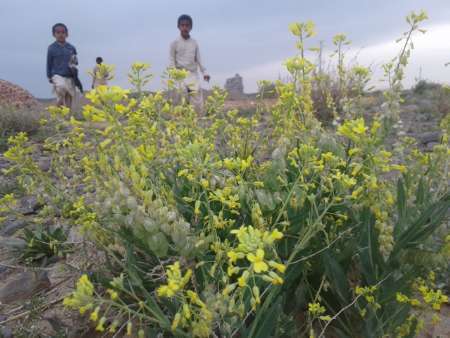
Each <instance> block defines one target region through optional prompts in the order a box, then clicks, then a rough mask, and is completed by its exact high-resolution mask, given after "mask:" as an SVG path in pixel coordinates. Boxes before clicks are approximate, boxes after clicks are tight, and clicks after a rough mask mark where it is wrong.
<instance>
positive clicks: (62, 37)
mask: <svg viewBox="0 0 450 338" xmlns="http://www.w3.org/2000/svg"><path fill="white" fill-rule="evenodd" d="M52 34H53V36H54V37H55V39H56V41H58V42H61V43H64V42H66V38H67V37H68V36H69V30H68V29H67V26H66V25H65V24H63V23H57V24H55V25H53V27H52Z"/></svg>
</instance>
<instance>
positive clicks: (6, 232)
mask: <svg viewBox="0 0 450 338" xmlns="http://www.w3.org/2000/svg"><path fill="white" fill-rule="evenodd" d="M26 225H27V222H26V221H24V220H21V219H14V220H11V219H9V220H6V221H5V224H4V225H3V228H2V230H1V231H0V235H1V236H12V235H14V234H15V233H16V232H17V231H19V230H20V229H23V228H25V227H26Z"/></svg>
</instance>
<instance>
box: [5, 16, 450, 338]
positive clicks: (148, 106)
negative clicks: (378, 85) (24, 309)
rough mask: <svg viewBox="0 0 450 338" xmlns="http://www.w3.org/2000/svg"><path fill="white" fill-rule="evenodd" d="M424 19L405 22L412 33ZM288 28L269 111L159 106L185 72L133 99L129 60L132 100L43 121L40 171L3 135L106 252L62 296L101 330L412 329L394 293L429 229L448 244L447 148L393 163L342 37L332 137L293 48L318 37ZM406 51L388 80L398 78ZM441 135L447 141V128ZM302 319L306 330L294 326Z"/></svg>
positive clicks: (414, 152) (103, 89) (27, 181)
mask: <svg viewBox="0 0 450 338" xmlns="http://www.w3.org/2000/svg"><path fill="white" fill-rule="evenodd" d="M423 19H424V16H423V15H420V14H419V15H415V16H410V17H409V19H408V20H409V21H411V22H412V27H411V29H413V30H412V32H415V31H416V30H417V29H418V27H416V26H417V25H418V24H419V23H420V21H422V20H423ZM290 30H291V32H292V33H293V34H294V36H295V38H296V39H297V48H298V53H297V55H295V56H294V57H293V58H291V59H289V60H287V61H286V68H287V70H288V71H289V72H290V74H291V76H292V81H291V82H289V83H281V82H278V83H277V84H276V92H277V94H278V99H277V102H276V103H275V105H274V106H273V107H271V108H270V111H268V112H264V111H262V110H257V112H256V113H255V114H252V115H249V114H241V113H240V112H239V111H237V110H229V111H227V110H226V109H225V108H224V102H225V94H224V93H223V92H222V91H221V90H219V89H214V91H213V93H212V95H210V96H209V97H208V98H207V104H206V111H207V114H205V115H204V116H201V117H199V116H198V115H197V113H196V112H195V110H194V109H193V107H192V106H191V105H189V103H188V102H186V101H185V100H181V101H179V102H176V100H174V99H173V98H172V97H171V96H170V95H167V92H170V91H172V90H177V89H180V88H181V86H182V81H183V80H184V78H185V77H186V75H187V74H186V73H185V72H184V71H181V70H178V69H169V70H168V71H167V74H166V75H167V86H168V88H167V91H159V92H155V93H144V90H143V88H144V86H145V85H146V83H147V82H148V81H149V80H150V78H151V76H150V74H148V73H147V70H148V66H147V65H145V64H142V63H136V64H134V65H133V66H132V70H131V73H130V81H131V83H132V85H133V86H134V90H133V92H130V91H128V90H124V89H122V88H120V87H116V86H100V87H98V88H96V89H94V90H92V91H91V92H89V94H88V96H87V97H88V98H89V100H90V103H89V104H87V105H86V106H84V107H83V111H82V116H83V117H82V118H77V117H76V116H74V114H72V113H71V112H69V111H67V110H65V109H62V108H51V116H50V119H51V121H52V123H53V124H54V125H55V126H56V128H57V130H58V135H56V136H52V137H50V138H48V139H47V140H46V142H45V144H44V148H45V151H46V152H47V153H48V155H49V156H51V158H52V162H51V167H50V169H49V170H48V171H47V172H44V171H42V170H41V169H40V168H39V166H37V165H36V163H35V162H34V161H33V158H32V153H33V150H34V149H33V146H32V145H31V144H30V142H29V141H28V139H27V137H26V135H24V134H19V135H17V136H16V137H13V138H11V140H10V143H11V148H10V149H9V150H8V151H7V152H6V153H5V156H6V157H7V158H8V159H9V160H11V161H13V162H14V165H13V166H12V167H11V169H10V172H11V173H12V172H16V173H18V174H19V181H20V182H22V185H23V186H24V187H25V189H27V190H28V191H34V192H35V193H38V194H39V197H40V199H42V201H43V203H45V204H46V209H45V210H46V212H47V213H48V216H49V217H50V216H51V217H61V218H64V219H65V220H67V221H70V222H71V224H73V226H74V227H78V228H79V229H80V230H81V231H82V232H83V234H84V235H85V240H87V241H89V242H91V243H92V244H93V246H94V247H95V248H96V249H97V250H98V251H101V252H102V254H103V255H102V257H105V262H104V263H105V264H99V265H101V266H99V267H97V268H96V270H97V271H95V272H96V273H95V274H92V275H91V276H90V277H87V275H83V276H82V277H81V278H80V280H79V281H78V283H77V285H76V288H75V290H74V291H73V293H72V294H71V295H68V297H67V298H66V300H65V305H66V306H68V307H70V308H73V309H76V310H78V311H79V312H80V313H81V314H82V315H85V316H87V317H88V318H90V320H91V321H92V322H95V328H96V329H97V330H98V331H101V332H108V331H109V332H110V333H117V332H119V331H120V332H122V333H123V334H127V335H129V336H136V335H137V336H139V337H144V336H156V335H158V334H163V335H165V336H177V337H212V336H225V337H236V336H240V337H255V338H258V337H281V336H283V334H284V333H285V332H286V330H287V327H288V324H289V330H291V331H290V332H293V333H292V335H291V336H313V337H315V336H322V337H324V336H325V335H328V334H329V332H333V333H339V334H340V335H341V336H367V337H369V336H374V337H375V336H380V337H381V336H389V335H391V334H395V333H396V332H397V331H398V330H399V328H401V327H402V325H403V327H404V328H406V326H407V325H408V323H410V322H411V321H412V319H411V317H410V314H411V309H410V303H407V302H402V301H398V297H400V299H401V300H404V298H402V297H403V296H398V295H408V297H409V295H411V292H412V290H413V285H412V284H413V283H412V282H413V280H416V279H417V278H419V277H423V276H425V275H426V274H427V273H429V270H430V269H433V268H434V267H436V266H437V264H431V263H430V262H429V261H426V262H425V261H420V260H419V259H417V257H415V256H417V255H416V253H418V252H422V251H425V250H427V252H429V255H430V257H432V258H433V259H436V260H438V258H439V257H442V252H445V250H446V248H447V247H446V246H445V245H448V244H447V243H442V245H437V246H436V245H434V246H433V245H432V244H431V243H430V242H432V240H431V238H432V235H433V234H436V233H437V231H444V232H445V231H447V235H448V229H447V230H446V229H445V228H444V227H443V226H442V225H443V224H444V222H445V219H446V212H447V210H448V208H449V205H450V197H449V192H448V187H443V185H442V184H441V182H442V179H443V175H444V177H445V178H448V175H449V173H448V161H449V158H448V154H449V147H448V137H447V138H445V137H444V138H443V139H442V142H441V144H440V145H439V147H436V149H435V150H434V151H433V152H432V153H430V154H424V153H422V152H420V150H418V149H417V148H415V147H414V146H413V145H411V146H409V145H408V147H409V148H408V149H407V150H405V152H404V153H402V156H401V157H398V158H397V157H396V155H397V153H395V150H392V149H391V148H390V147H389V145H387V144H385V143H384V141H385V134H386V132H387V131H389V130H390V129H389V128H391V127H392V123H385V122H386V121H385V118H384V117H383V116H377V117H375V118H374V119H373V120H372V121H367V120H365V119H364V118H363V116H362V114H361V113H360V112H361V111H362V110H361V109H362V107H361V106H360V100H358V95H361V93H362V91H363V88H364V86H365V83H366V82H367V78H368V76H369V71H368V70H367V69H365V68H362V67H360V68H355V69H353V70H352V71H350V72H348V71H347V70H346V69H344V62H343V57H344V56H343V55H342V48H343V47H344V46H345V45H346V44H347V43H348V40H347V38H346V37H345V36H341V35H340V36H337V37H336V38H335V39H334V43H335V46H336V49H337V53H338V54H337V55H338V58H340V60H341V61H340V62H339V65H338V66H339V68H340V69H338V72H339V76H340V77H341V81H342V82H346V81H348V79H349V78H350V77H353V78H358V79H359V80H358V81H359V84H357V85H356V86H357V88H356V89H355V92H356V93H357V94H356V96H355V97H353V98H352V99H350V98H349V97H347V100H346V97H341V98H340V100H341V99H343V101H342V102H337V101H335V98H333V97H332V96H328V100H329V104H330V106H332V107H334V108H336V107H337V108H339V109H335V110H336V112H343V111H344V108H343V106H342V104H343V103H345V104H346V107H347V108H348V109H347V108H346V109H347V111H346V112H345V113H343V114H342V116H341V117H342V118H341V119H340V120H339V124H338V125H337V128H336V129H337V130H333V129H328V128H325V127H323V126H322V125H321V123H320V121H319V120H318V119H317V118H316V116H315V114H316V113H317V112H316V109H315V105H314V97H313V96H314V95H313V89H314V88H313V87H314V83H315V82H314V81H315V80H316V79H317V69H316V65H315V63H314V62H313V61H311V60H310V59H309V58H308V57H307V55H308V53H306V51H307V50H308V49H309V46H308V42H309V39H310V38H311V37H312V36H313V35H314V25H313V24H312V23H298V24H293V25H291V26H290ZM411 34H412V33H411ZM406 43H407V46H408V44H409V43H410V39H408V40H407V42H406ZM339 54H341V55H340V56H339ZM406 55H409V53H406V54H401V56H400V59H401V61H400V62H399V66H398V67H394V68H393V69H389V71H392V72H400V71H401V70H402V69H403V68H404V65H405V62H406V61H405V60H404V58H405V56H406ZM388 68H389V67H388ZM395 74H397V73H395ZM396 76H397V78H398V80H395V82H393V83H391V88H390V89H389V90H388V92H387V94H386V97H387V100H388V101H389V107H391V108H392V107H394V106H395V102H397V103H398V104H399V102H398V97H397V95H396V94H395V93H394V91H398V89H399V81H400V79H401V74H397V75H396ZM135 92H137V93H138V95H137V96H136V95H135V94H134V93H135ZM343 95H347V94H346V93H344V92H343ZM396 100H397V101H396ZM392 109H393V108H392ZM347 113H348V114H347ZM391 122H392V121H391ZM443 129H446V130H447V135H448V119H447V120H446V122H445V121H444V122H443ZM405 149H406V148H405ZM67 169H70V173H68V172H67ZM436 187H439V189H438V190H436V189H435V188H436ZM9 203H10V198H9V197H8V198H4V199H3V203H2V205H7V204H9ZM0 211H1V212H3V209H1V210H0ZM5 212H7V210H6V209H5ZM442 238H445V236H443V237H442ZM428 249H429V250H428ZM355 285H358V287H356V288H355V287H354V286H355ZM353 290H354V291H353ZM423 291H424V297H426V299H428V300H429V303H430V304H437V303H439V304H442V303H443V300H444V298H443V296H444V295H443V294H439V293H438V291H435V290H434V289H433V291H431V290H429V289H427V290H425V289H423ZM419 292H420V290H419ZM436 306H437V305H436ZM299 315H301V316H303V318H306V320H305V321H297V320H295V321H294V320H292V318H297V316H299ZM286 318H291V320H290V322H289V323H286V321H285V320H284V319H286ZM362 319H363V320H362ZM374 332H375V333H374ZM373 334H375V335H373Z"/></svg>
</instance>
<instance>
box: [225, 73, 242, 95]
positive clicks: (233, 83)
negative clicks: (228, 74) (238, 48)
mask: <svg viewBox="0 0 450 338" xmlns="http://www.w3.org/2000/svg"><path fill="white" fill-rule="evenodd" d="M225 90H226V91H227V92H228V99H230V100H240V99H243V98H244V97H245V94H244V83H243V81H242V76H240V75H239V74H236V75H235V76H234V77H232V78H229V79H227V81H226V82H225Z"/></svg>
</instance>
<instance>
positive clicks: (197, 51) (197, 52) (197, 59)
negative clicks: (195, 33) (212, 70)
mask: <svg viewBox="0 0 450 338" xmlns="http://www.w3.org/2000/svg"><path fill="white" fill-rule="evenodd" d="M195 62H196V63H197V65H198V67H199V68H200V71H201V72H202V74H203V78H204V79H205V80H206V81H209V79H210V76H209V75H208V73H207V72H206V68H205V66H203V63H202V58H201V57H200V48H199V47H198V45H197V48H196V49H195Z"/></svg>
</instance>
